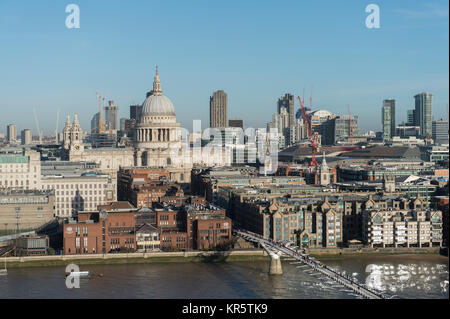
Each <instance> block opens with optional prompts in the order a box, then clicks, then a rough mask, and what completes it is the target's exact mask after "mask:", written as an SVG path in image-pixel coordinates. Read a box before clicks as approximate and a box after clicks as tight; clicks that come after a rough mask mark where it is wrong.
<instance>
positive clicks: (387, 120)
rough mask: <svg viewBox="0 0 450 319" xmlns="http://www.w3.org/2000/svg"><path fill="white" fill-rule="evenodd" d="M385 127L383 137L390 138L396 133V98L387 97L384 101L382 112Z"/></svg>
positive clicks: (383, 126)
mask: <svg viewBox="0 0 450 319" xmlns="http://www.w3.org/2000/svg"><path fill="white" fill-rule="evenodd" d="M381 115H382V116H381V121H382V128H383V139H384V140H390V139H391V138H392V137H393V136H394V135H395V100H394V99H387V100H384V101H383V108H382V112H381Z"/></svg>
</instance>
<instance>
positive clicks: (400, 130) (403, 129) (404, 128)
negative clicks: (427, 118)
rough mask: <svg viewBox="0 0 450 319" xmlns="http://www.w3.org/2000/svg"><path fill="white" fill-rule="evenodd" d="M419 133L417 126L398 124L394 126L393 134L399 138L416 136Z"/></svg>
mask: <svg viewBox="0 0 450 319" xmlns="http://www.w3.org/2000/svg"><path fill="white" fill-rule="evenodd" d="M419 134H420V127H419V126H409V125H399V126H397V127H396V128H395V135H396V136H399V137H401V138H408V137H410V136H413V137H418V136H419Z"/></svg>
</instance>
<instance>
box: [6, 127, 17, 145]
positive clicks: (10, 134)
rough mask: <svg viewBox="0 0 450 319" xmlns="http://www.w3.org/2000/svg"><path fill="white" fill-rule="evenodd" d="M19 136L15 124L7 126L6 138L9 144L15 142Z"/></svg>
mask: <svg viewBox="0 0 450 319" xmlns="http://www.w3.org/2000/svg"><path fill="white" fill-rule="evenodd" d="M16 138H17V129H16V126H15V125H14V124H9V125H8V126H7V128H6V140H7V141H8V143H9V144H13V143H14V142H15V141H16Z"/></svg>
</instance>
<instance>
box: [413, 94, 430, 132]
mask: <svg viewBox="0 0 450 319" xmlns="http://www.w3.org/2000/svg"><path fill="white" fill-rule="evenodd" d="M414 99H415V101H416V109H415V112H414V121H415V125H417V126H420V135H421V136H422V137H425V136H427V135H428V136H431V134H432V127H431V126H432V120H433V109H432V106H433V94H431V93H427V92H423V93H420V94H417V95H415V96H414Z"/></svg>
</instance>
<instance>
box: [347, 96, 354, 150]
mask: <svg viewBox="0 0 450 319" xmlns="http://www.w3.org/2000/svg"><path fill="white" fill-rule="evenodd" d="M347 107H348V123H349V125H350V144H353V122H352V114H351V113H350V104H348V105H347Z"/></svg>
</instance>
